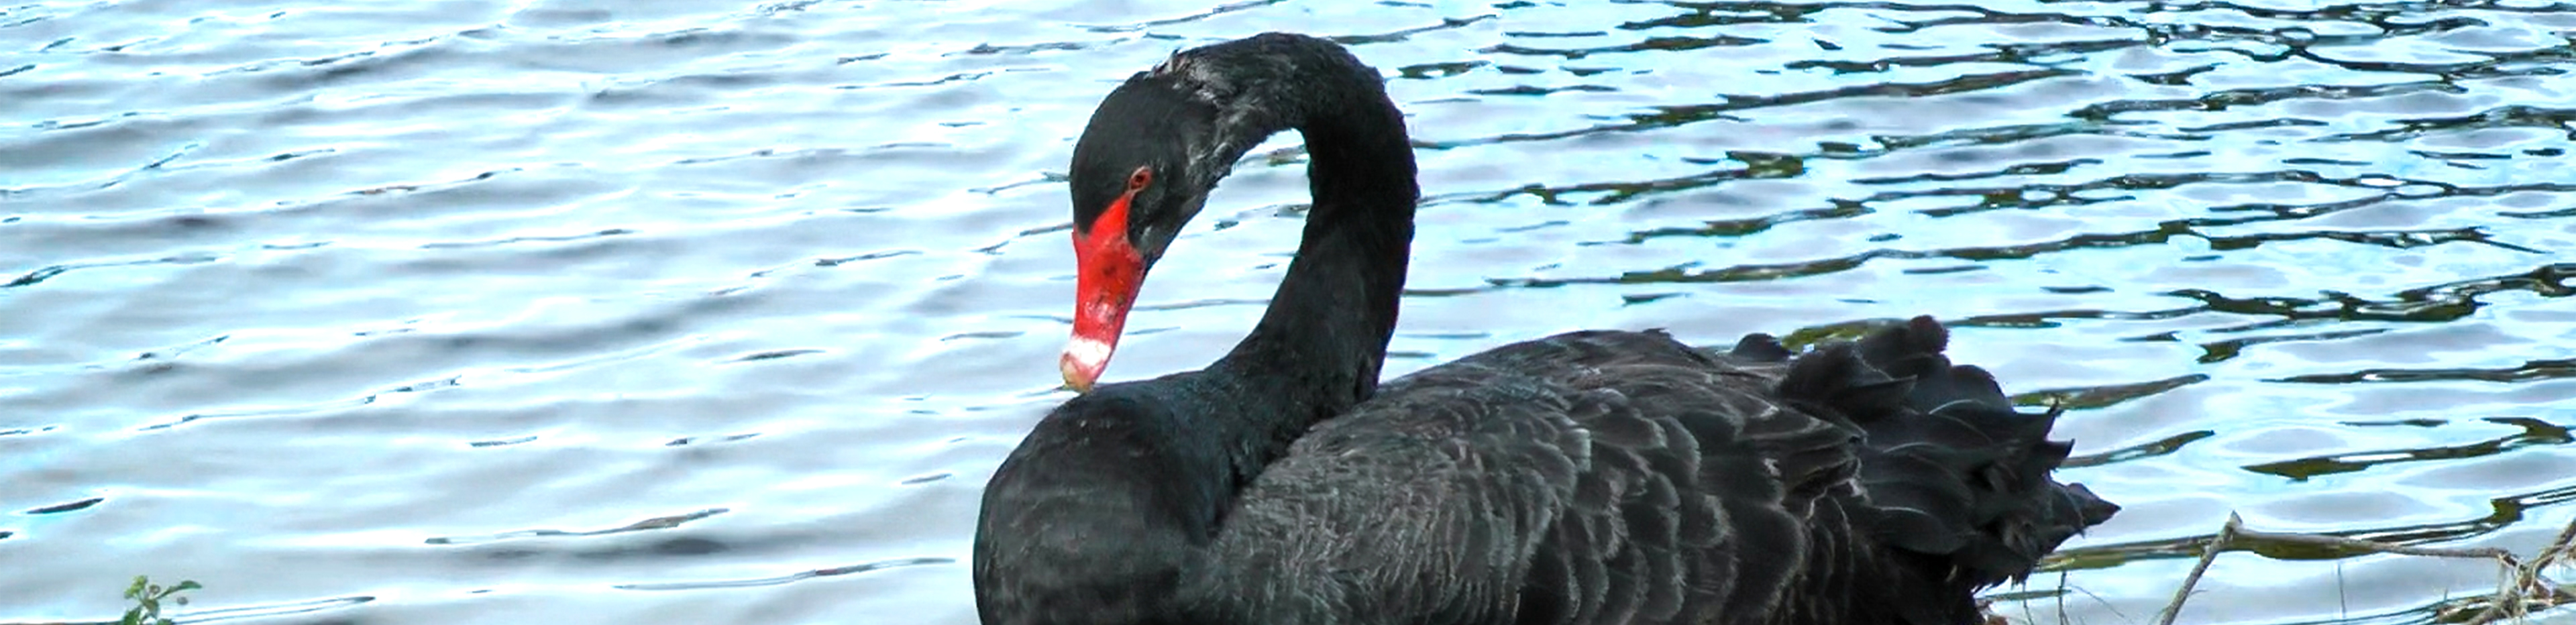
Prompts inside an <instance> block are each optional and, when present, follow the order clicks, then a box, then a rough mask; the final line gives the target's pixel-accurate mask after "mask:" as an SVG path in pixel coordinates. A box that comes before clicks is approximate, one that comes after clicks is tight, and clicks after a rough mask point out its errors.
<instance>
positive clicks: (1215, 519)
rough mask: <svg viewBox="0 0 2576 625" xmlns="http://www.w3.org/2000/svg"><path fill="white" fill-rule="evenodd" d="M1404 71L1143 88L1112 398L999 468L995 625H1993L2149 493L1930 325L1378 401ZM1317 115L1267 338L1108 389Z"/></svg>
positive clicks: (1482, 365) (1058, 424)
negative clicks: (1171, 252)
mask: <svg viewBox="0 0 2576 625" xmlns="http://www.w3.org/2000/svg"><path fill="white" fill-rule="evenodd" d="M1401 119H1402V118H1401V116H1400V114H1399V113H1398V112H1397V111H1396V110H1395V107H1394V105H1393V103H1392V102H1391V101H1390V100H1389V99H1388V98H1387V97H1386V95H1385V92H1384V90H1383V85H1382V84H1381V82H1380V78H1379V77H1378V75H1377V74H1376V72H1375V70H1372V69H1370V68H1368V67H1367V66H1366V65H1364V64H1361V63H1360V62H1359V61H1358V60H1357V59H1356V58H1354V57H1352V56H1351V55H1350V54H1349V53H1348V52H1347V51H1346V50H1344V49H1343V48H1342V47H1341V46H1339V45H1337V44H1333V43H1331V42H1329V41H1325V40H1321V39H1315V38H1311V37H1304V36H1299V35H1288V34H1278V33H1272V34H1265V35H1260V36H1256V37H1251V38H1247V39H1241V40H1235V41H1230V42H1225V43H1220V44H1215V45H1211V46H1206V47H1201V48H1196V49H1192V50H1187V51H1183V52H1181V53H1178V54H1176V55H1175V56H1174V58H1173V59H1172V60H1171V61H1168V62H1166V63H1164V64H1163V65H1161V66H1158V67H1156V68H1155V69H1153V70H1151V71H1148V72H1143V73H1139V74H1137V75H1136V76H1134V77H1133V78H1131V79H1129V80H1128V81H1127V82H1126V83H1125V84H1123V85H1121V86H1120V87H1119V88H1118V89H1117V90H1115V91H1113V92H1112V93H1111V94H1110V95H1109V96H1108V98H1106V99H1105V100H1104V101H1103V103H1102V105H1101V108H1100V109H1099V110H1098V111H1097V112H1096V113H1095V114H1094V116H1093V117H1092V119H1091V122H1090V124H1089V126H1088V127H1087V128H1086V130H1085V132H1084V136H1083V139H1082V141H1081V143H1079V144H1078V145H1077V147H1076V149H1075V156H1074V167H1073V171H1072V175H1071V178H1072V180H1071V186H1072V196H1073V200H1074V211H1075V225H1076V228H1075V230H1076V231H1075V234H1074V238H1075V248H1076V253H1077V256H1078V257H1079V260H1080V261H1081V263H1082V265H1083V266H1082V270H1081V271H1082V273H1081V274H1080V284H1079V285H1078V291H1079V293H1078V294H1077V305H1076V314H1075V324H1074V340H1073V343H1071V344H1069V346H1068V348H1067V350H1066V354H1065V356H1064V357H1063V358H1062V359H1060V362H1059V365H1060V366H1061V368H1062V369H1063V371H1064V373H1065V376H1066V378H1067V381H1068V383H1069V384H1070V385H1071V386H1073V387H1074V388H1076V389H1081V390H1085V391H1087V392H1085V393H1083V394H1081V395H1078V396H1076V397H1074V398H1073V399H1071V400H1069V401H1067V402H1065V403H1064V404H1063V405H1061V406H1059V407H1057V408H1056V409H1055V410H1053V411H1051V412H1050V413H1049V414H1048V415H1047V416H1046V417H1045V418H1043V419H1042V420H1040V421H1039V423H1038V424H1037V426H1036V427H1035V429H1034V430H1033V431H1032V432H1031V433H1030V434H1029V436H1028V438H1027V439H1025V440H1024V441H1023V442H1022V443H1021V445H1020V446H1019V447H1018V448H1017V449H1015V450H1013V452H1012V453H1011V455H1010V457H1009V458H1008V459H1006V460H1005V461H1004V462H1003V464H1002V466H1001V467H1000V468H999V469H998V470H997V471H996V472H995V474H994V476H993V478H992V480H991V481H990V482H989V483H988V485H987V488H986V490H985V495H984V501H983V508H982V512H981V517H980V518H979V520H978V526H977V532H976V537H975V545H974V571H973V575H974V581H975V595H976V602H977V609H978V613H979V615H980V616H981V618H982V620H983V622H984V623H985V624H986V625H1149V624H1151V625H1181V624H1203V623H1206V624H1213V623H1227V624H1243V625H1255V624H1259V625H1363V624H1366V625H1416V624H1418V625H1435V624H1454V625H1470V624H1475V625H1483V624H1496V625H1499V624H1565V625H1611V624H1626V625H1664V624H1685V623H1687V624H1756V623H1760V624H1771V623H1799V624H1804V623H1814V624H1828V623H1832V624H1844V623H1849V624H1876V623H1888V624H1896V623H1906V624H1914V625H1954V624H1967V623H1976V622H1979V615H1978V613H1977V609H1976V605H1975V592H1976V591H1978V590H1979V589H1982V588H1986V587H1990V586H1993V585H1995V584H1999V583H2002V582H2005V581H2011V580H2019V579H2023V578H2024V577H2025V576H2027V575H2028V574H2029V573H2030V572H2031V570H2032V569H2033V567H2035V566H2036V565H2037V564H2038V561H2039V559H2040V558H2041V557H2042V556H2044V555H2046V554H2047V553H2048V552H2049V551H2050V550H2051V549H2054V548H2055V547H2056V546H2057V545H2059V544H2060V543H2062V542H2063V541H2065V540H2066V539H2067V538H2069V537H2071V536H2073V535H2074V534H2076V533H2077V532H2079V531H2081V530H2082V529H2084V528H2086V527H2090V526H2092V525H2096V524H2099V523H2101V522H2103V521H2104V520H2107V519H2108V518H2109V517H2110V516H2111V515H2112V514H2113V513H2114V512H2116V511H2117V510H2118V507H2117V506H2115V505H2113V504H2111V503H2109V502H2106V501H2103V500H2102V499H2100V498H2098V497H2096V496H2094V495H2093V494H2092V493H2091V492H2090V491H2088V490H2086V489H2085V488H2084V487H2083V486H2081V485H2068V484H2061V483H2058V482H2057V481H2055V480H2054V479H2052V478H2051V477H2050V473H2051V471H2053V470H2054V469H2055V468H2056V467H2057V466H2058V465H2059V464H2060V463H2062V462H2063V461H2064V460H2065V458H2066V456H2067V453H2068V451H2069V448H2070V446H2069V445H2068V444H2067V443H2062V442H2055V441H2050V440H2048V439H2047V435H2048V432H2049V430H2050V428H2051V427H2052V425H2053V424H2054V422H2055V419H2056V417H2057V413H2055V412H2048V413H2041V414H2031V413H2021V412H2017V411H2015V410H2013V408H2012V407H2011V404H2010V402H2009V401H2008V400H2007V398H2006V397H2005V396H2004V394H2003V392H2002V391H2001V389H2000V388H1999V387H1998V385H1997V384H1996V382H1995V380H1994V379H1993V377H1992V376H1990V375H1988V374H1987V373H1986V372H1984V371H1983V370H1981V369H1978V368H1976V367H1973V366H1961V365H1954V364H1953V363H1951V362H1950V361H1949V360H1948V358H1947V357H1946V356H1944V355H1943V352H1944V350H1945V349H1946V347H1947V345H1948V341H1949V333H1948V331H1947V330H1946V329H1945V328H1943V327H1942V326H1941V325H1940V324H1939V323H1937V322H1935V321H1933V320H1932V319H1930V318H1928V317H1918V318H1915V319H1912V320H1909V321H1906V322H1902V323H1895V324H1889V325H1887V326H1885V327H1882V328H1880V329H1878V330H1877V331H1875V332H1873V333H1870V334H1869V335H1867V336H1865V337H1863V338H1861V339H1859V340H1857V341H1849V342H1837V343H1830V344H1826V345H1823V346H1820V347H1817V348H1815V349H1813V350H1811V351H1808V352H1806V353H1793V352H1792V351H1791V350H1789V349H1787V348H1785V347H1783V346H1782V345H1781V344H1780V343H1779V342H1778V341H1776V340H1773V339H1772V338H1770V337H1768V336H1764V335H1758V334H1757V335H1752V336H1747V337H1745V338H1744V339H1742V340H1740V341H1738V342H1737V343H1736V344H1735V345H1734V346H1733V347H1732V348H1729V349H1723V350H1712V349H1702V348H1695V347H1692V346H1690V345H1686V344H1683V343H1681V342H1678V341H1676V340H1675V339H1673V338H1672V337H1670V336H1667V335H1666V334H1664V333H1663V332H1660V331H1640V332H1630V331H1607V330H1596V331H1582V332H1573V333H1567V334H1560V335H1556V336H1551V337H1546V338H1541V339H1537V340H1531V341H1524V342H1520V343H1513V344H1509V345H1504V346H1501V347H1496V348H1493V349H1491V350H1487V351H1485V352H1482V353H1478V354H1475V355H1471V356H1468V357H1465V358H1461V359H1458V360H1456V361H1452V362H1449V363H1445V364H1441V365H1438V366H1434V367H1431V368H1428V369H1425V370H1422V371H1419V372H1416V373H1413V374H1410V375H1406V376H1403V377H1399V378H1396V379H1394V380H1390V381H1387V382H1385V383H1384V384H1383V385H1381V384H1379V383H1378V380H1377V377H1378V375H1377V374H1378V370H1379V367H1380V366H1381V365H1382V364H1383V362H1384V358H1385V350H1386V342H1387V340H1388V337H1389V335H1390V333H1391V332H1392V330H1393V327H1394V323H1395V318H1396V312H1397V310H1396V299H1397V297H1398V296H1399V295H1400V294H1401V290H1402V285H1403V275H1404V270H1405V264H1406V262H1407V261H1406V254H1407V253H1408V251H1409V244H1410V240H1411V237H1412V215H1413V209H1414V203H1415V201H1416V200H1417V199H1418V197H1419V192H1418V190H1417V189H1416V187H1415V182H1414V164H1413V160H1412V157H1411V154H1410V148H1409V147H1408V146H1409V142H1408V141H1407V139H1406V136H1405V132H1404V127H1403V123H1402V121H1401ZM1287 129H1296V130H1299V131H1300V132H1302V133H1303V134H1304V135H1305V137H1306V139H1307V145H1308V149H1309V151H1310V152H1311V153H1312V155H1313V160H1312V163H1311V165H1310V167H1309V179H1310V181H1311V185H1312V189H1313V193H1314V196H1315V206H1314V208H1313V210H1312V211H1310V212H1309V215H1308V218H1307V225H1306V236H1305V239H1304V240H1303V241H1302V242H1301V244H1300V247H1299V250H1298V255H1297V258H1296V260H1295V261H1293V262H1292V264H1291V266H1290V269H1289V272H1288V274H1289V275H1288V277H1287V278H1286V279H1285V281H1284V282H1283V283H1282V285H1281V287H1280V291H1279V293H1278V294H1277V295H1276V296H1274V297H1273V299H1272V301H1271V304H1270V307H1269V309H1268V310H1267V311H1266V312H1265V314H1264V315H1263V317H1262V320H1261V321H1260V323H1259V324H1258V325H1256V326H1255V328H1254V330H1253V331H1252V332H1251V334H1250V335H1248V336H1247V337H1246V338H1245V339H1244V340H1243V342H1242V343H1239V344H1238V345H1237V346H1236V347H1235V349H1234V350H1233V351H1231V352H1230V353H1228V354H1227V355H1226V356H1225V357H1224V358H1222V359H1220V360H1218V361H1217V362H1215V363H1213V364H1211V365H1209V366H1208V367H1207V368H1205V369H1202V370H1199V371H1189V372H1182V373H1176V374H1171V375H1167V376H1163V377H1160V378H1155V379H1151V380H1142V381H1133V382H1121V383H1112V384H1103V385H1097V386H1094V384H1093V381H1094V380H1095V379H1096V378H1097V377H1098V376H1099V375H1100V373H1101V371H1102V369H1103V368H1104V367H1105V366H1106V363H1107V361H1108V358H1109V356H1110V354H1111V353H1113V352H1114V349H1115V346H1116V341H1117V336H1118V332H1119V330H1120V328H1121V326H1123V322H1124V316H1125V314H1126V310H1127V307H1128V306H1130V305H1132V303H1133V300H1134V297H1135V291H1136V289H1138V288H1140V286H1141V283H1142V281H1143V278H1144V276H1145V274H1146V273H1147V272H1148V271H1149V270H1150V268H1151V267H1152V266H1153V265H1154V264H1155V263H1156V262H1158V261H1159V260H1160V258H1161V257H1162V254H1163V252H1164V251H1165V250H1166V249H1167V248H1168V247H1169V245H1170V242H1171V237H1172V235H1173V233H1174V232H1176V231H1177V230H1178V229H1179V228H1180V226H1181V225H1182V224H1185V223H1186V222H1187V221H1188V220H1189V219H1190V218H1191V217H1192V216H1194V215H1195V214H1196V213H1197V212H1198V209H1199V207H1200V206H1201V205H1202V204H1203V203H1204V202H1205V200H1206V196H1207V194H1208V192H1210V191H1211V190H1212V189H1213V188H1214V187H1215V185H1216V182H1217V180H1218V179H1220V178H1222V177H1223V176H1224V174H1225V173H1226V171H1227V169H1228V168H1229V167H1230V165H1231V163H1233V162H1234V160H1235V159H1237V158H1239V157H1241V155H1242V154H1243V153H1244V152H1245V151H1247V150H1249V149H1250V148H1251V147H1252V146H1253V145H1254V144H1257V143H1258V142H1260V141H1261V140H1263V139H1264V138H1266V137H1268V136H1269V135H1271V134H1273V133H1276V132H1279V131H1282V130H1287Z"/></svg>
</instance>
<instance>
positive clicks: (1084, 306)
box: [1057, 68, 1233, 392]
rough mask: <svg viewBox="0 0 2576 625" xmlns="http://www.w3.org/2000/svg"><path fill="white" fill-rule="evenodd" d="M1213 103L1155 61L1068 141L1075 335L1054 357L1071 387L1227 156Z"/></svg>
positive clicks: (1113, 344)
mask: <svg viewBox="0 0 2576 625" xmlns="http://www.w3.org/2000/svg"><path fill="white" fill-rule="evenodd" d="M1217 111H1218V109H1217V107H1216V106H1214V105H1212V104H1210V103H1209V101H1208V100H1207V98H1206V97H1205V94H1204V93H1201V92H1199V91H1198V90H1197V88H1196V87H1195V86H1194V82H1193V81H1192V80H1191V79H1190V78H1189V77H1187V76H1185V75H1182V74H1181V72H1178V71H1171V70H1166V69H1165V68H1156V70H1155V71H1152V72H1143V73H1138V74H1136V76H1135V77H1133V78H1130V79H1128V80H1127V82H1126V84H1123V85H1120V86H1119V87H1118V89H1117V90H1115V91H1111V92H1110V93H1109V97H1108V98H1106V99H1103V100H1102V101H1101V102H1100V108H1099V109H1098V110H1096V111H1093V112H1092V114H1091V123H1090V125H1089V126H1087V127H1085V128H1084V129H1083V131H1082V139H1081V141H1079V142H1077V143H1075V144H1074V148H1073V167H1072V170H1071V172H1070V173H1069V174H1068V177H1069V178H1070V180H1069V182H1070V183H1071V187H1072V192H1073V252H1074V256H1075V259H1076V262H1078V263H1080V265H1081V269H1080V270H1079V273H1078V274H1077V276H1078V277H1077V280H1076V285H1075V287H1074V288H1075V294H1074V308H1073V338H1072V340H1071V341H1070V342H1068V343H1066V344H1065V348H1064V354H1063V356H1062V357H1061V358H1059V359H1058V361H1057V366H1058V367H1059V368H1060V369H1062V370H1063V372H1064V381H1065V384H1067V385H1069V386H1072V387H1073V389H1074V390H1077V391H1082V392H1090V390H1091V386H1092V383H1093V382H1095V381H1097V380H1099V379H1100V373H1101V371H1103V370H1105V369H1108V368H1109V356H1110V355H1111V354H1112V353H1115V352H1116V351H1117V349H1118V336H1119V333H1120V331H1121V330H1123V329H1124V328H1125V326H1126V324H1127V312H1128V310H1129V309H1130V308H1132V307H1133V306H1134V305H1135V303H1136V293H1137V291H1139V290H1140V289H1142V288H1143V287H1144V285H1145V274H1146V272H1148V271H1150V270H1152V269H1153V267H1154V263H1155V261H1157V260H1160V259H1161V258H1162V257H1163V250H1165V249H1166V248H1169V247H1171V245H1172V237H1173V235H1175V234H1178V233H1179V232H1180V231H1181V227H1182V226H1184V225H1187V224H1188V223H1189V221H1190V218H1192V217H1196V216H1198V213H1199V208H1200V207H1202V206H1204V205H1206V203H1207V196H1208V192H1209V191H1210V190H1211V189H1213V188H1214V187H1215V186H1216V180H1217V179H1218V178H1222V177H1224V176H1225V169H1226V168H1227V166H1229V165H1231V164H1232V160H1233V159H1232V157H1231V156H1226V155H1220V154H1215V153H1214V150H1213V149H1214V148H1215V147H1216V146H1218V145H1220V143H1221V142H1220V140H1219V134H1220V133H1219V123H1218V115H1217Z"/></svg>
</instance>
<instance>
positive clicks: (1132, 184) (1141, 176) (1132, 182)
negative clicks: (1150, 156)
mask: <svg viewBox="0 0 2576 625" xmlns="http://www.w3.org/2000/svg"><path fill="white" fill-rule="evenodd" d="M1153 183H1154V168H1153V167H1151V166H1146V167H1138V168H1136V173H1132V174H1127V191H1128V192H1130V193H1133V192H1135V191H1136V190H1138V189H1143V188H1145V185H1149V184H1153Z"/></svg>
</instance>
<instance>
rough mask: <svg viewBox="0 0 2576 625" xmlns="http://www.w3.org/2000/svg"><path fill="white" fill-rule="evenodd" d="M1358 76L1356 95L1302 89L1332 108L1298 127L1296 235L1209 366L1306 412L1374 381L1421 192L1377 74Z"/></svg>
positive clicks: (1330, 405) (1323, 409) (1360, 395)
mask: <svg viewBox="0 0 2576 625" xmlns="http://www.w3.org/2000/svg"><path fill="white" fill-rule="evenodd" d="M1362 69H1365V68H1362ZM1366 79H1367V80H1369V81H1371V84H1367V85H1366V88H1365V90H1361V91H1358V92H1352V91H1344V92H1341V93H1331V92H1330V91H1329V90H1309V91H1306V92H1305V93H1307V94H1310V95H1308V96H1307V97H1309V98H1314V99H1320V100H1323V101H1324V105H1325V106H1332V107H1333V108H1307V109H1306V110H1311V111H1315V112H1316V114H1313V115H1310V116H1308V117H1307V119H1305V120H1302V121H1304V122H1305V123H1304V124H1302V125H1301V126H1299V127H1298V129H1299V130H1300V131H1301V132H1302V133H1303V134H1304V135H1305V138H1306V148H1307V152H1308V154H1309V155H1310V157H1311V158H1312V162H1311V163H1310V164H1309V165H1308V166H1307V174H1306V175H1307V179H1308V188H1309V189H1310V190H1311V191H1312V193H1313V195H1314V207H1313V208H1312V209H1311V210H1310V211H1308V212H1307V215H1306V233H1305V238H1304V239H1303V240H1302V241H1301V242H1300V243H1299V244H1298V246H1297V257H1296V259H1295V260H1293V261H1291V262H1289V264H1288V275H1287V277H1286V278H1285V279H1284V280H1283V281H1282V282H1281V283H1280V285H1279V290H1278V292H1277V293H1275V294H1273V295H1272V296H1271V299H1270V308H1269V310H1268V311H1266V312H1264V313H1263V314H1262V316H1261V321H1260V323H1259V324H1258V325H1256V326H1254V328H1253V330H1252V333H1251V334H1250V335H1249V336H1246V337H1244V339H1243V342H1242V343H1239V344H1236V345H1235V348H1234V351H1233V353H1230V354H1227V355H1226V357H1225V359H1223V360H1220V361H1218V362H1217V364H1216V365H1215V367H1222V368H1230V369H1233V370H1235V371H1240V372H1244V373H1246V374H1251V375H1254V376H1258V377H1262V378H1268V379H1276V380H1282V381H1284V382H1285V383H1286V384H1285V386H1286V387H1287V388H1284V389H1281V390H1280V391H1279V392H1284V393H1287V394H1290V395H1297V396H1302V399H1303V400H1304V401H1303V402H1302V403H1306V404H1307V407H1308V408H1310V409H1311V410H1314V411H1316V413H1315V414H1313V415H1312V417H1314V418H1321V417H1325V416H1330V415H1333V414H1339V413H1341V412H1342V411H1343V410H1345V409H1347V408H1349V407H1350V406H1351V405H1353V404H1356V403H1358V402H1359V401H1361V400H1364V399H1367V398H1368V396H1369V394H1370V393H1371V392H1373V391H1374V390H1375V389H1376V388H1377V382H1378V369H1379V367H1380V366H1381V365H1382V364H1384V363H1385V361H1386V344H1387V340H1388V338H1389V337H1390V336H1391V335H1392V334H1393V333H1394V332H1395V321H1396V308H1397V300H1398V298H1400V297H1401V296H1402V295H1403V292H1404V275H1405V266H1406V261H1407V258H1408V257H1409V255H1410V254H1411V252H1412V243H1413V208H1414V202H1415V201H1416V200H1417V199H1419V197H1420V195H1421V193H1420V191H1419V190H1418V187H1416V185H1415V182H1414V162H1413V151H1412V146H1411V142H1410V141H1409V140H1408V139H1407V138H1406V136H1405V131H1404V122H1403V119H1402V118H1401V117H1400V116H1399V113H1397V111H1396V109H1395V105H1394V103H1393V102H1390V101H1388V100H1387V99H1386V96H1385V93H1384V91H1383V90H1382V88H1381V87H1380V86H1379V85H1377V84H1375V83H1374V81H1376V80H1377V76H1376V75H1375V74H1374V73H1373V72H1372V73H1369V74H1368V75H1367V76H1366ZM1306 104H1310V105H1313V104H1318V103H1315V102H1308V103H1306ZM1263 134H1267V133H1263ZM1255 140H1256V141H1257V140H1258V138H1257V137H1256V138H1255ZM1309 424H1310V423H1309ZM1309 424H1298V427H1303V426H1304V425H1309Z"/></svg>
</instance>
